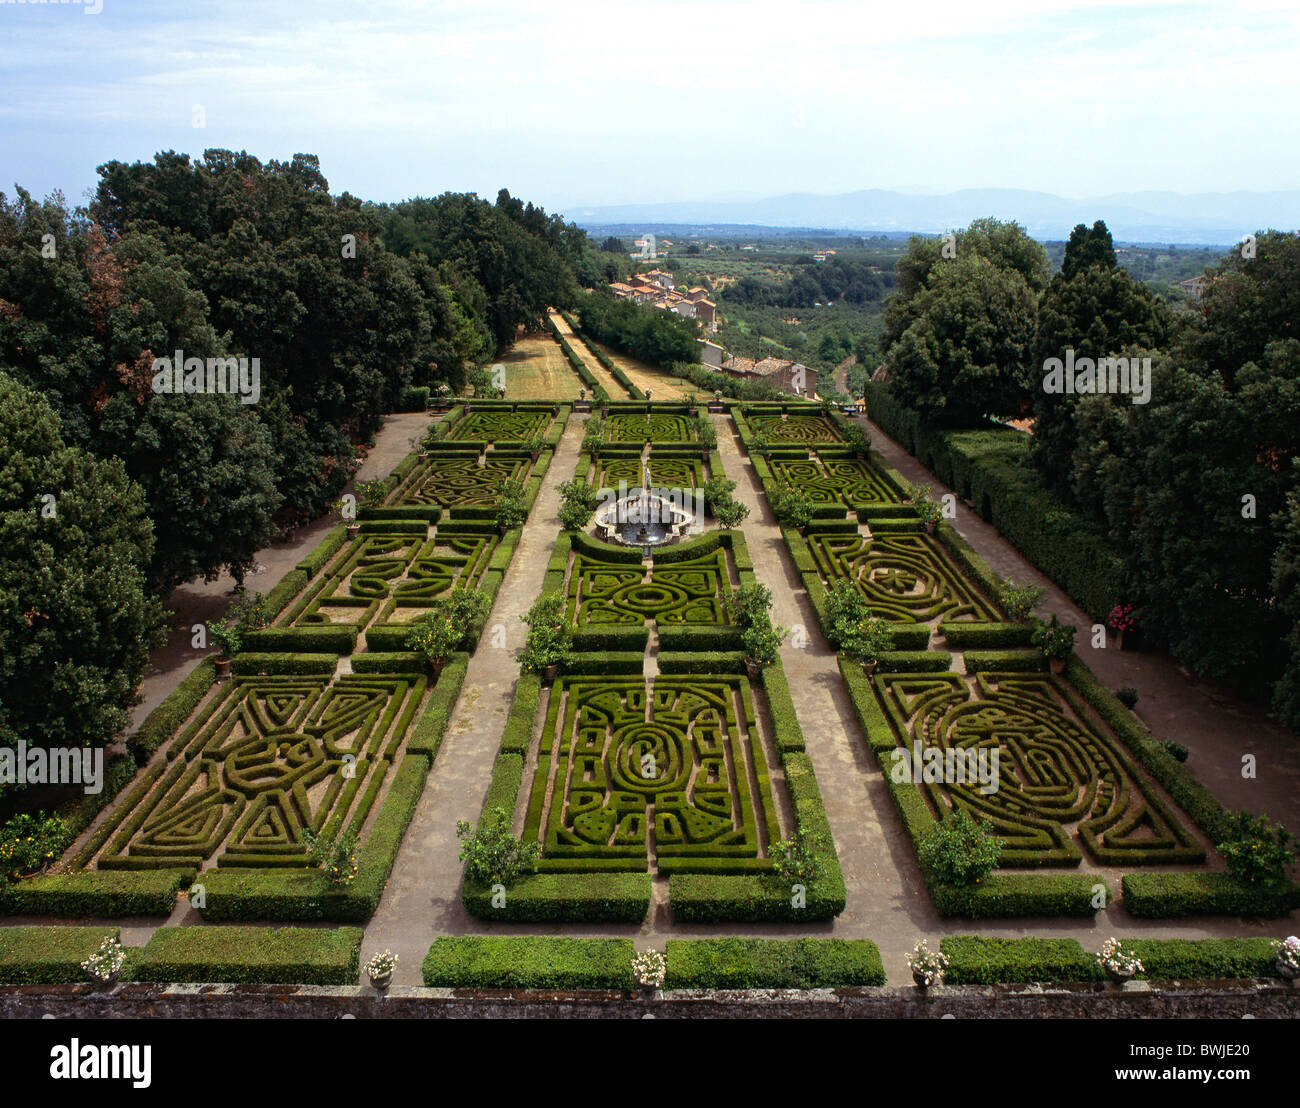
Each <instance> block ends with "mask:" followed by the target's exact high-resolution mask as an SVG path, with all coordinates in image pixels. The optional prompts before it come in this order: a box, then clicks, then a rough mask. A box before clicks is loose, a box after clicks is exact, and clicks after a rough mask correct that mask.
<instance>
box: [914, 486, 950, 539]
mask: <svg viewBox="0 0 1300 1108" xmlns="http://www.w3.org/2000/svg"><path fill="white" fill-rule="evenodd" d="M911 499H912V505H913V507H915V508H916V514H917V515H918V516H919V517H920V520H921V522H922V523H923V524H925V529H926V531H928V532H929V533H930V534H934V529H935V528H936V527H938V526H939V520H941V519H943V505H942V504H940V503H939V502H938V501H937V500H935V498H934V497H933V496H931V495H930V486H929V485H913V486H912V497H911Z"/></svg>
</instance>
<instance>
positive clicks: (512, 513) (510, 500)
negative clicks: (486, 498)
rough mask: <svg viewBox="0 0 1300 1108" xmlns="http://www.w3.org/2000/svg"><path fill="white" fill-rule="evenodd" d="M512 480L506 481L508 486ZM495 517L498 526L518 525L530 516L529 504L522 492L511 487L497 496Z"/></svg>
mask: <svg viewBox="0 0 1300 1108" xmlns="http://www.w3.org/2000/svg"><path fill="white" fill-rule="evenodd" d="M509 484H510V482H506V486H508V485H509ZM493 507H494V509H495V511H494V515H493V519H494V521H495V522H496V525H497V526H498V527H518V526H519V525H520V524H522V523H523V522H524V520H526V519H527V518H528V504H527V503H526V502H525V500H524V498H523V496H522V494H521V493H519V492H517V491H515V490H514V489H511V488H509V487H504V486H503V488H502V490H501V492H500V494H499V495H498V496H497V500H496V503H495V505H493Z"/></svg>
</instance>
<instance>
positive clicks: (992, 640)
mask: <svg viewBox="0 0 1300 1108" xmlns="http://www.w3.org/2000/svg"><path fill="white" fill-rule="evenodd" d="M1033 633H1034V630H1033V628H1032V627H1030V626H1029V625H1028V624H1024V623H962V622H960V621H954V622H952V623H940V624H939V634H941V635H942V636H943V637H944V639H945V640H946V641H947V644H948V645H949V646H951V647H953V648H954V649H957V650H966V649H968V648H972V647H973V648H975V649H976V650H1006V649H1010V648H1013V647H1020V646H1029V645H1030V642H1029V637H1030V636H1031V635H1032V634H1033Z"/></svg>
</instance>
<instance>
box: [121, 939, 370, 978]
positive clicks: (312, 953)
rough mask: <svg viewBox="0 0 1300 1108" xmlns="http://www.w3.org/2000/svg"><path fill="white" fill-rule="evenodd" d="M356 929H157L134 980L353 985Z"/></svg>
mask: <svg viewBox="0 0 1300 1108" xmlns="http://www.w3.org/2000/svg"><path fill="white" fill-rule="evenodd" d="M361 938H362V931H361V928H359V927H332V928H320V927H203V926H196V927H160V928H159V929H158V930H157V931H155V932H154V934H153V937H152V938H151V939H150V940H149V942H148V943H146V944H145V947H144V950H143V951H141V952H140V956H139V958H138V959H137V961H136V963H135V968H134V971H133V976H134V978H135V980H137V981H229V982H234V983H239V984H243V983H249V984H295V985H355V984H356V982H357V974H358V972H359V969H360V959H361Z"/></svg>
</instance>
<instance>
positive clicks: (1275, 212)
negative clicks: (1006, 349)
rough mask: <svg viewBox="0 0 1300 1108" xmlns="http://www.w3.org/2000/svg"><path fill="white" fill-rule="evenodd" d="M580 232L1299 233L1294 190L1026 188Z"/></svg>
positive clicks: (687, 212)
mask: <svg viewBox="0 0 1300 1108" xmlns="http://www.w3.org/2000/svg"><path fill="white" fill-rule="evenodd" d="M565 216H566V218H568V219H571V220H573V221H574V222H576V223H578V224H579V225H581V226H595V225H606V224H689V225H697V224H714V225H732V224H750V225H754V226H760V227H807V228H818V229H821V230H827V231H856V232H869V233H871V234H881V233H884V232H900V231H915V232H921V233H927V234H937V233H939V232H942V231H948V230H953V229H956V228H961V227H965V226H966V225H967V224H968V223H970V221H971V220H972V219H978V218H979V217H981V216H996V217H997V218H999V219H1014V220H1015V221H1016V222H1017V223H1019V224H1021V225H1022V226H1023V227H1024V228H1025V230H1026V231H1028V232H1029V234H1031V235H1033V236H1034V237H1035V238H1037V239H1042V240H1050V241H1059V240H1062V239H1065V238H1067V237H1069V233H1070V230H1071V229H1072V228H1073V227H1074V226H1075V225H1076V224H1078V223H1086V224H1089V225H1091V224H1092V223H1093V222H1094V221H1096V220H1098V219H1104V220H1105V221H1106V225H1107V226H1108V227H1109V228H1110V232H1111V234H1112V235H1113V236H1114V237H1115V239H1117V240H1119V241H1123V242H1134V243H1137V242H1146V243H1179V244H1187V245H1214V246H1228V245H1231V244H1232V243H1235V242H1240V241H1241V239H1242V238H1243V236H1245V235H1246V234H1249V233H1251V232H1255V231H1260V230H1264V229H1267V228H1273V229H1276V230H1294V229H1296V228H1300V190H1289V191H1283V192H1218V193H1213V192H1207V193H1190V194H1184V193H1177V192H1119V193H1112V194H1111V195H1109V196H1094V197H1087V198H1081V199H1071V198H1068V197H1062V196H1056V195H1053V194H1052V193H1047V192H1032V191H1029V190H1026V189H961V190H959V191H957V192H949V193H944V194H941V195H921V194H912V193H904V192H896V191H891V190H887V189H863V190H861V191H858V192H845V193H839V194H833V195H821V194H817V193H806V192H804V193H788V194H786V195H784V196H773V197H769V198H766V199H754V200H702V201H689V200H688V201H675V202H670V203H647V204H618V205H610V206H594V207H587V206H571V207H569V208H568V209H567V210H566V212H565Z"/></svg>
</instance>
